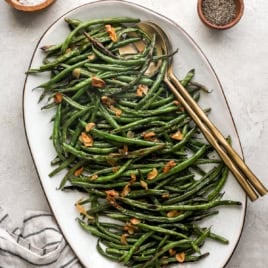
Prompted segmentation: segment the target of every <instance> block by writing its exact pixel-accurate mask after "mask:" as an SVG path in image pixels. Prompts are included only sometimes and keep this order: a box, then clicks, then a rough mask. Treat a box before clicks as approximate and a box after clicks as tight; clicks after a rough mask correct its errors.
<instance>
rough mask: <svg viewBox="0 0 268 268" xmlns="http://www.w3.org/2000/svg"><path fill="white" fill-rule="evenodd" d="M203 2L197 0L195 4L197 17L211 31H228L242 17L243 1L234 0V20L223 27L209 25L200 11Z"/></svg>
mask: <svg viewBox="0 0 268 268" xmlns="http://www.w3.org/2000/svg"><path fill="white" fill-rule="evenodd" d="M203 2H204V0H198V2H197V12H198V15H199V17H200V19H201V21H202V22H203V23H204V24H205V25H206V26H208V27H210V28H212V29H216V30H226V29H229V28H231V27H233V26H234V25H236V24H237V23H238V22H239V20H240V19H241V17H242V16H243V13H244V1H243V0H235V4H236V15H235V18H234V19H233V20H232V21H231V22H229V23H227V24H225V25H216V24H213V23H211V22H210V21H209V20H208V19H207V18H206V17H205V15H204V13H203V9H202V3H203Z"/></svg>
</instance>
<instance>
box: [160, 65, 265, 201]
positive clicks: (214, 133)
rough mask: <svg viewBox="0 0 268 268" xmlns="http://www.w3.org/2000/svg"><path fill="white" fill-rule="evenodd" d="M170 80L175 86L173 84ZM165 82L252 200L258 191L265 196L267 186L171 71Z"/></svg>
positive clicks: (255, 197)
mask: <svg viewBox="0 0 268 268" xmlns="http://www.w3.org/2000/svg"><path fill="white" fill-rule="evenodd" d="M169 78H170V80H171V81H172V83H174V84H172V83H171V81H170V80H169ZM165 82H166V84H167V85H168V87H169V88H170V90H171V91H172V92H173V94H174V95H175V96H176V98H177V99H178V100H179V102H180V103H181V104H182V105H183V106H184V108H185V110H186V111H187V112H188V113H189V115H190V116H191V117H192V119H193V120H194V122H195V123H196V124H197V126H198V127H199V128H200V130H201V131H202V133H203V134H204V136H205V137H206V138H207V140H208V142H209V143H210V144H211V145H212V146H213V147H214V148H215V150H216V151H217V153H218V154H219V156H220V157H221V158H222V160H223V161H224V163H225V164H226V165H227V166H228V168H229V169H230V170H231V172H232V173H233V175H234V176H235V177H236V179H237V180H238V182H239V184H240V185H241V187H242V188H243V189H244V191H245V192H246V193H247V195H248V197H249V198H250V200H251V201H254V200H256V199H257V198H258V195H257V193H256V191H257V192H258V193H259V194H260V195H261V196H263V195H265V194H266V193H267V189H266V188H265V186H264V185H263V184H262V183H261V181H260V180H259V179H258V178H257V177H256V176H255V175H254V174H253V172H252V171H251V170H250V169H249V167H248V166H247V165H246V164H245V163H244V161H243V160H242V159H241V157H240V156H239V155H238V154H237V152H235V150H234V149H233V148H232V147H231V146H230V145H229V143H228V142H227V141H226V139H225V138H224V136H223V135H222V134H221V133H220V131H219V130H218V129H217V128H216V127H215V126H214V125H213V123H212V122H211V121H210V120H209V119H208V117H207V116H206V114H205V113H204V112H203V110H202V109H201V108H200V107H199V106H198V104H197V103H196V102H195V101H194V100H193V99H192V97H191V96H190V94H189V93H188V92H187V90H186V89H185V88H184V87H183V86H182V84H181V83H180V82H179V80H178V79H177V78H176V77H175V75H174V74H173V72H172V70H171V69H169V72H168V76H166V77H165ZM222 147H223V148H224V149H223V148H222ZM249 182H250V183H251V184H250V183H249ZM253 187H254V188H255V189H254V188H253ZM255 190H256V191H255Z"/></svg>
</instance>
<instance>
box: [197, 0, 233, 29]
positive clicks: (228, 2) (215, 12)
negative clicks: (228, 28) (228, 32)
mask: <svg viewBox="0 0 268 268" xmlns="http://www.w3.org/2000/svg"><path fill="white" fill-rule="evenodd" d="M202 10H203V14H204V16H205V17H206V18H207V20H208V21H209V22H210V23H212V24H215V25H219V26H222V25H225V24H227V23H229V22H231V21H232V20H233V19H234V18H235V15H236V4H235V1H234V0H204V1H203V3H202Z"/></svg>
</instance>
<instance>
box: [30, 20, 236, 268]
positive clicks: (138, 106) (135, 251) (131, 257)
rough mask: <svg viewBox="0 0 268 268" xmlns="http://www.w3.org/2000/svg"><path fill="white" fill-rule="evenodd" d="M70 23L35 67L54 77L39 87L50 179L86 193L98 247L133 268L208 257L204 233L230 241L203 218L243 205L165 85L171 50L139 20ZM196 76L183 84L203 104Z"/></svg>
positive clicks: (83, 205)
mask: <svg viewBox="0 0 268 268" xmlns="http://www.w3.org/2000/svg"><path fill="white" fill-rule="evenodd" d="M66 22H67V25H68V26H69V27H70V34H69V35H68V36H67V37H66V39H65V40H63V42H62V43H60V44H56V45H48V46H44V47H42V50H43V51H44V53H45V57H44V61H43V64H42V66H40V67H38V68H36V69H30V70H29V73H31V74H34V75H39V74H38V73H40V72H45V71H48V72H50V73H51V78H50V79H49V80H48V81H46V82H44V83H42V84H41V85H39V86H38V87H37V88H39V89H42V90H43V91H42V94H41V96H40V101H42V102H44V101H45V99H47V100H48V103H46V104H45V105H44V106H43V109H53V110H54V111H55V114H54V116H53V118H52V122H53V133H52V135H51V140H52V142H53V145H54V148H55V152H56V157H55V159H53V160H52V161H51V165H52V166H55V168H54V169H53V171H52V172H51V173H50V174H49V175H50V176H51V177H52V176H55V175H56V174H58V173H59V172H61V171H63V170H67V171H66V174H65V176H64V177H63V178H62V181H61V183H60V186H59V188H60V189H62V190H65V191H67V190H69V191H70V190H73V191H80V192H81V196H83V197H84V198H83V199H81V200H79V201H78V202H77V203H76V204H75V205H76V207H77V209H78V212H79V213H80V216H81V217H80V218H79V220H78V222H79V224H80V225H81V227H82V228H83V229H84V230H85V231H86V232H88V233H90V234H92V235H94V236H96V237H98V242H97V250H98V252H99V253H100V254H101V255H103V256H105V257H107V258H109V259H111V260H113V261H117V262H121V263H122V264H124V265H125V266H127V267H132V268H141V267H144V268H146V267H166V266H167V265H169V264H172V263H178V262H179V263H183V262H193V261H198V260H200V259H202V258H203V257H205V256H207V255H208V253H207V252H205V253H201V247H202V246H203V245H204V243H205V241H206V240H207V239H213V240H216V241H219V242H220V243H224V244H227V243H228V240H227V239H226V238H224V237H221V236H220V235H218V234H215V233H213V232H212V231H211V228H208V227H200V225H199V222H200V221H202V220H204V219H206V218H207V217H212V216H213V215H216V214H218V212H219V211H218V210H217V209H216V207H219V206H240V205H241V203H240V202H236V201H231V200H223V199H222V196H223V193H222V189H223V187H224V184H225V182H226V180H227V177H228V169H227V168H226V166H225V165H224V164H223V162H222V161H221V160H220V159H219V158H217V157H215V152H214V150H213V148H212V147H211V146H210V145H209V144H208V143H207V142H206V141H205V140H204V139H203V137H202V135H201V133H200V131H199V129H198V128H197V127H196V126H195V124H194V122H193V121H192V120H191V118H190V117H189V115H188V114H187V113H186V112H185V111H184V109H183V107H181V105H180V104H179V103H178V102H177V101H176V100H175V98H174V96H173V95H172V93H171V92H170V91H169V90H168V88H167V87H166V85H165V84H164V82H163V76H164V73H165V71H166V68H167V60H168V57H171V55H165V56H162V57H159V56H158V55H157V54H156V49H155V37H152V38H150V37H148V36H147V34H146V33H145V32H143V31H142V30H141V29H139V28H138V27H137V26H136V23H138V22H139V19H136V18H124V17H122V18H105V19H97V20H89V21H80V20H77V19H66ZM141 45H143V48H142V49H141V48H140V47H141ZM126 46H127V47H128V48H129V47H130V46H131V48H132V51H133V52H132V53H127V54H126V53H122V51H123V49H124V48H126ZM159 63H160V64H159ZM157 65H159V68H156V69H155V72H154V73H152V74H151V75H148V74H147V70H148V68H149V67H152V66H157ZM193 77H194V70H190V71H189V72H188V73H187V74H186V76H185V77H184V78H183V79H182V80H181V83H182V84H183V85H184V87H186V89H187V90H188V91H189V93H190V94H191V95H192V96H193V98H194V99H195V100H196V101H198V100H199V98H200V92H201V91H204V89H205V87H203V86H202V85H200V84H199V83H196V82H194V81H193ZM206 112H207V113H208V112H209V109H207V110H206ZM85 196H86V197H85ZM202 226H203V225H202Z"/></svg>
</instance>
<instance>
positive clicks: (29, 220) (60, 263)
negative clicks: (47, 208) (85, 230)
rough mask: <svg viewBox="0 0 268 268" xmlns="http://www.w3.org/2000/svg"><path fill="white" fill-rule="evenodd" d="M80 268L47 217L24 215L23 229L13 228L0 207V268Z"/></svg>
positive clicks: (54, 224) (45, 214)
mask: <svg viewBox="0 0 268 268" xmlns="http://www.w3.org/2000/svg"><path fill="white" fill-rule="evenodd" d="M13 267H14V268H15V267H16V268H17V267H19V268H30V267H48V268H52V267H53V268H54V267H56V268H81V267H82V265H81V264H80V263H79V261H78V259H77V258H76V256H75V255H74V253H73V252H72V250H71V248H70V247H69V245H68V244H67V243H66V241H65V240H64V237H63V236H62V234H61V233H60V231H59V228H58V226H57V224H56V222H55V220H54V218H53V217H52V215H51V214H49V213H46V212H41V211H28V212H26V215H25V218H24V221H23V226H22V227H17V226H14V224H13V223H12V221H11V219H10V217H9V216H8V213H6V212H5V211H4V210H3V209H2V208H1V207H0V268H13Z"/></svg>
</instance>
